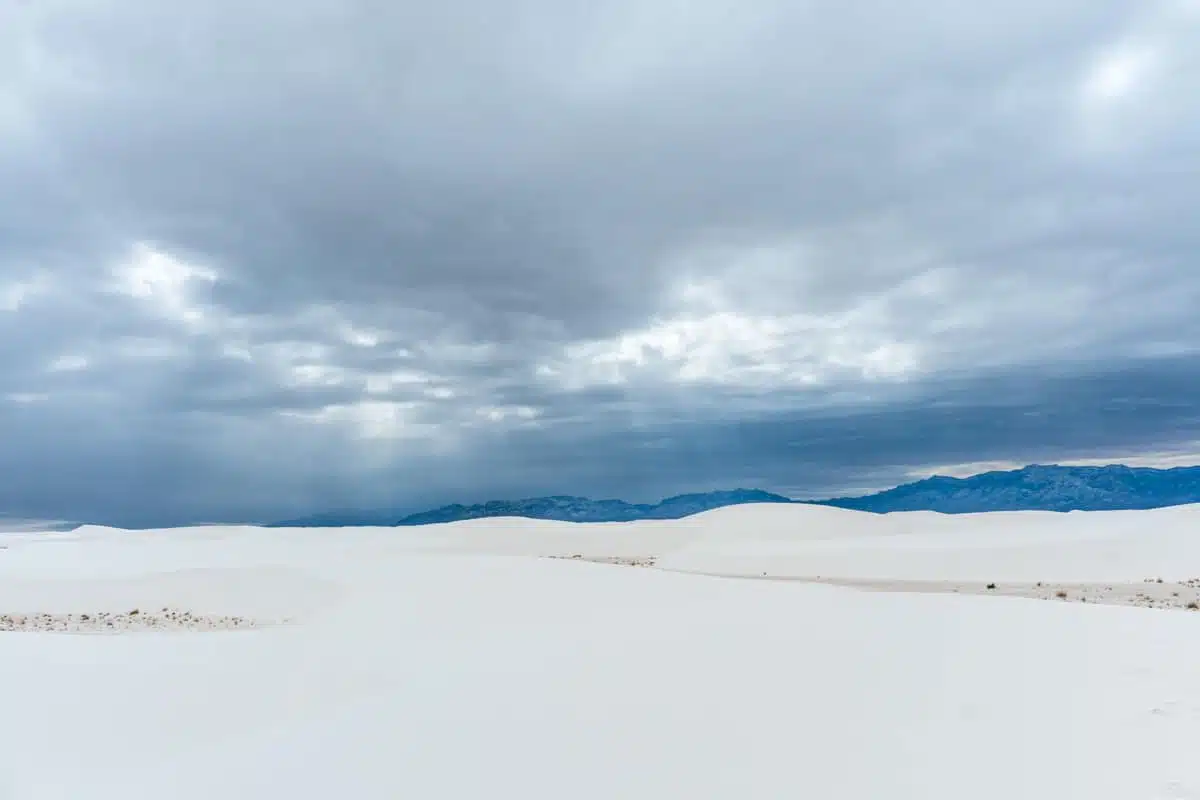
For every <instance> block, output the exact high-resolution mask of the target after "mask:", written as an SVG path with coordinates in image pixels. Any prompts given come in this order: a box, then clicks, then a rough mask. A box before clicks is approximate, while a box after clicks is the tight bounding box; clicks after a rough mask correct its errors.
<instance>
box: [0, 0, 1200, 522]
mask: <svg viewBox="0 0 1200 800" xmlns="http://www.w3.org/2000/svg"><path fill="white" fill-rule="evenodd" d="M1198 27H1200V10H1198V9H1197V8H1196V6H1195V5H1194V3H1191V4H1189V3H1187V2H1182V1H1180V2H1160V3H1146V4H1140V5H1130V4H1128V3H1118V2H1095V0H1090V1H1089V2H1084V0H1060V2H1055V3H1050V4H1047V3H1034V2H1032V1H1030V2H1025V1H1024V0H1021V2H1016V3H1010V4H1008V5H1006V6H1005V7H1004V9H1002V10H1001V9H995V10H992V11H985V10H983V9H979V8H974V7H968V6H964V5H963V4H953V3H948V2H940V1H939V0H922V2H919V3H917V4H916V5H912V4H909V5H906V6H904V7H903V8H900V7H894V4H886V3H882V2H879V3H868V4H866V5H863V4H858V5H856V6H854V7H853V8H852V9H851V8H845V9H842V8H834V7H833V6H825V7H816V6H811V5H804V4H797V3H793V2H783V0H754V2H749V3H747V2H738V3H734V2H732V0H706V1H705V2H702V3H689V4H686V5H683V4H657V5H654V4H651V5H647V4H645V3H637V2H633V1H632V0H612V1H610V2H599V3H596V2H591V3H586V4H585V3H577V2H556V3H550V2H547V0H519V1H518V2H514V3H508V4H501V5H497V4H488V3H483V2H480V0H455V2H450V3H443V4H440V5H438V6H437V7H436V8H433V7H418V6H416V5H413V4H403V3H402V4H396V3H387V4H385V3H367V2H361V3H330V2H324V1H323V0H298V2H294V3H290V4H288V5H287V6H286V7H284V6H281V5H279V4H278V3H267V2H249V3H245V2H243V3H236V4H235V3H229V2H223V1H222V2H212V3H206V4H191V5H179V4H175V5H163V4H151V3H142V2H132V3H131V2H123V3H115V2H89V3H78V2H71V1H70V0H39V2H37V3H10V4H8V5H5V6H3V7H0V76H2V77H3V80H2V81H0V186H3V187H5V191H3V192H2V193H0V365H2V366H3V369H2V370H0V429H2V432H3V433H4V435H5V437H6V442H8V443H9V445H8V446H7V447H6V454H5V456H4V460H5V466H6V467H7V470H6V472H7V473H8V474H10V475H11V478H10V479H9V480H8V481H7V482H6V486H5V488H4V489H3V490H2V491H0V505H3V506H4V507H5V508H6V509H7V510H11V511H12V512H13V513H20V514H25V515H42V516H53V517H62V516H74V517H80V518H88V519H103V520H106V521H115V522H130V523H138V524H141V523H144V522H147V521H174V520H183V519H208V518H213V517H270V516H276V515H278V516H286V515H289V514H291V513H293V512H296V511H303V510H307V509H309V508H314V507H318V506H321V505H325V504H367V503H370V504H375V503H391V504H406V503H411V504H413V505H414V506H420V505H423V504H426V503H429V502H436V501H440V500H441V499H446V498H453V499H464V500H472V499H479V498H481V497H483V496H486V495H487V494H489V493H507V494H524V493H536V492H539V491H542V490H555V491H572V492H579V493H598V492H609V493H623V494H626V495H630V494H631V493H637V494H640V495H642V496H651V495H659V494H662V493H664V492H667V491H673V490H682V489H688V488H697V487H700V486H706V485H714V486H715V485H722V486H727V485H730V484H734V483H740V484H749V483H753V484H756V485H761V486H764V487H765V488H775V489H784V490H787V491H792V492H795V493H797V494H819V493H821V492H824V491H827V490H828V491H833V490H837V489H840V488H843V487H855V486H863V487H866V486H872V485H881V484H884V483H888V482H891V481H893V480H897V479H902V478H903V477H905V476H907V475H908V474H910V473H911V472H914V471H916V472H919V471H920V470H921V469H924V468H928V467H931V466H934V465H946V464H955V463H961V462H982V461H991V460H1012V461H1018V462H1020V461H1032V460H1057V459H1071V458H1085V457H1092V456H1097V457H1103V456H1104V455H1106V454H1108V453H1112V454H1113V455H1114V456H1124V455H1126V454H1129V455H1136V454H1138V453H1146V452H1151V451H1153V452H1165V451H1179V450H1181V449H1186V448H1187V447H1189V446H1190V445H1191V442H1192V441H1193V440H1194V439H1196V438H1200V437H1197V436H1195V433H1194V431H1193V430H1192V427H1193V421H1192V417H1193V416H1194V413H1193V412H1192V411H1191V406H1190V403H1191V402H1192V401H1191V400H1189V399H1188V397H1187V391H1185V390H1182V389H1181V388H1180V387H1181V386H1182V387H1184V388H1185V389H1186V388H1187V381H1188V374H1187V373H1188V368H1189V365H1190V364H1191V363H1192V362H1191V361H1190V360H1189V359H1191V358H1192V357H1193V356H1194V355H1195V354H1196V353H1197V350H1198V349H1200V322H1198V321H1197V317H1196V315H1195V313H1194V309H1195V308H1196V307H1197V304H1198V303H1200V273H1198V272H1197V271H1196V270H1195V269H1193V267H1192V265H1191V264H1190V257H1191V254H1192V253H1194V252H1196V250H1197V246H1198V245H1200V241H1198V238H1200V234H1198V233H1197V231H1196V227H1195V225H1194V224H1192V223H1191V220H1190V216H1189V214H1188V212H1189V210H1190V209H1191V208H1192V207H1194V206H1195V204H1196V201H1197V200H1200V197H1198V196H1197V193H1198V190H1197V188H1196V187H1197V186H1200V183H1198V182H1197V181H1196V180H1194V178H1196V177H1197V176H1196V174H1195V173H1196V169H1197V168H1196V166H1195V163H1196V159H1195V158H1194V156H1193V154H1194V153H1195V150H1196V147H1197V146H1198V145H1200V142H1198V140H1197V138H1196V134H1195V131H1197V130H1200V104H1197V103H1196V101H1195V99H1194V98H1195V97H1197V96H1200V92H1197V88H1200V87H1198V86H1197V85H1196V84H1197V81H1196V78H1195V77H1194V76H1196V75H1197V74H1200V70H1198V69H1197V67H1200V64H1198V63H1197V61H1198V60H1200V55H1198V54H1197V53H1196V50H1195V48H1194V47H1192V46H1190V43H1191V42H1192V41H1194V35H1195V33H1196V32H1197V29H1198ZM1134 387H1136V391H1135V390H1134Z"/></svg>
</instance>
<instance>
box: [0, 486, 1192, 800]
mask: <svg viewBox="0 0 1200 800" xmlns="http://www.w3.org/2000/svg"><path fill="white" fill-rule="evenodd" d="M1198 528H1200V509H1198V508H1196V507H1183V508H1176V509H1166V510H1162V511H1153V512H1136V513H1104V514H1069V515H1060V514H1036V513H1019V514H988V515H972V516H965V517H944V516H939V515H933V514H897V515H888V516H886V517H878V516H872V515H867V514H860V513H857V512H849V511H840V510H837V509H825V508H816V507H803V506H771V505H763V506H744V507H738V508H729V509H721V510H718V511H714V512H710V513H708V514H703V515H699V516H696V517H691V518H688V519H684V520H675V521H665V522H653V523H650V522H643V523H622V524H604V525H572V524H564V523H546V522H540V523H539V522H530V521H528V520H512V519H508V520H477V521H471V522H465V523H456V524H452V525H441V526H430V527H426V528H415V529H412V528H410V529H395V530H391V529H347V530H311V529H310V530H288V529H278V530H264V529H256V528H220V527H208V528H196V529H180V530H171V531H139V532H126V531H117V530H112V529H103V528H82V529H79V530H77V531H73V532H70V533H50V534H37V535H34V534H12V535H8V536H6V537H5V541H4V544H6V545H7V549H4V550H0V614H7V615H33V614H42V613H44V614H51V615H68V616H69V615H76V617H77V615H81V614H88V615H89V616H91V615H96V614H99V613H109V614H116V615H119V614H127V613H128V612H129V611H131V610H132V608H137V609H139V611H140V612H141V611H146V610H151V611H153V610H156V609H157V610H159V611H161V609H163V608H168V609H174V610H176V611H187V612H190V613H192V614H194V615H197V616H201V617H207V618H211V619H215V618H219V617H220V616H221V615H233V616H241V617H244V618H246V619H253V620H258V621H261V622H262V624H261V625H258V626H255V627H252V628H251V629H249V630H222V629H220V626H213V625H210V626H208V627H205V626H202V625H192V626H189V625H176V626H174V627H171V628H170V629H169V630H168V629H149V628H147V626H144V625H143V626H142V627H134V626H130V627H128V628H127V629H123V630H124V632H125V633H127V634H128V635H108V636H70V635H61V633H60V632H52V631H46V630H40V631H39V630H35V628H23V629H22V630H21V631H19V632H5V633H0V710H2V712H3V713H2V714H0V720H2V722H0V798H3V800H32V799H33V798H37V799H38V800H44V799H47V798H62V799H64V800H65V799H66V798H71V799H72V800H76V799H77V798H100V799H101V800H105V799H107V798H114V800H115V799H116V798H120V800H138V799H139V798H162V797H171V798H181V799H184V800H186V799H188V798H210V797H221V798H226V799H232V798H276V797H278V798H286V799H287V800H304V799H305V798H328V797H354V798H395V797H421V798H468V797H484V796H487V797H521V798H559V797H564V796H567V797H572V798H612V797H630V798H668V797H699V798H760V797H762V798H768V797H769V798H775V797H821V798H847V799H850V798H853V799H854V800H874V799H875V798H882V797H888V798H893V797H896V798H920V799H921V800H941V799H942V798H946V799H947V800H948V799H949V798H955V800H957V798H962V797H971V798H983V799H988V798H996V799H997V800H999V799H1000V798H1004V799H1005V800H1014V799H1015V798H1022V799H1023V798H1043V797H1044V798H1055V800H1061V799H1063V798H1081V799H1082V798H1087V800H1097V798H1114V799H1115V798H1121V800H1127V799H1128V798H1176V799H1177V800H1178V799H1181V798H1200V757H1197V750H1196V746H1197V742H1200V681H1198V680H1197V679H1196V667H1195V664H1196V663H1197V661H1198V660H1200V635H1198V634H1200V613H1196V614H1194V613H1185V612H1183V611H1156V610H1147V609H1142V608H1129V607H1113V606H1105V605H1099V604H1095V603H1089V604H1082V603H1062V602H1044V601H1034V600H1029V599H1024V597H1026V596H1029V595H1030V594H1031V593H1032V587H1034V586H1036V584H1037V583H1038V582H1041V583H1042V584H1043V588H1044V587H1045V586H1047V585H1059V584H1067V583H1073V584H1075V585H1076V586H1077V588H1078V589H1079V590H1080V591H1082V590H1083V589H1085V588H1089V589H1091V590H1094V591H1099V588H1098V587H1101V586H1102V585H1108V584H1111V585H1113V586H1114V587H1117V586H1133V585H1138V584H1140V585H1143V586H1147V587H1150V590H1152V591H1156V592H1165V591H1166V589H1165V588H1164V589H1159V588H1157V587H1160V586H1161V587H1170V586H1171V585H1182V582H1183V581H1187V580H1189V579H1191V578H1194V577H1200V535H1198V534H1200V531H1198V530H1197V529H1198ZM539 556H543V557H544V556H560V557H563V558H539ZM571 556H579V557H580V558H578V559H574V558H570V557H571ZM614 558H615V559H618V560H638V561H643V562H644V561H653V562H654V564H655V565H656V568H654V569H637V568H630V567H623V566H613V565H606V564H595V563H586V561H587V559H614ZM581 562H582V563H581ZM688 572H692V573H714V574H719V575H734V576H737V575H741V576H747V577H756V578H759V579H758V580H731V579H729V578H722V577H710V576H708V575H700V574H687V573H688ZM764 572H766V573H768V575H767V577H769V578H772V579H773V580H762V579H761V578H762V577H763V575H762V573H764ZM817 576H821V577H820V580H822V581H833V582H841V583H849V584H855V585H858V586H861V587H863V588H873V589H881V588H882V589H887V588H889V587H895V588H903V589H907V591H899V592H892V591H860V590H858V589H856V588H853V587H847V586H834V585H822V584H819V583H814V582H811V581H813V580H815V579H816V578H817ZM1159 577H1161V578H1163V579H1164V583H1163V584H1157V583H1154V584H1146V583H1145V581H1146V580H1147V579H1148V578H1149V579H1155V578H1159ZM796 579H799V580H796ZM982 581H989V582H996V583H997V589H996V590H984V589H982V587H980V586H978V584H980V583H981V582H982ZM956 587H957V588H960V589H963V590H964V591H960V592H959V593H958V594H955V593H954V589H955V588H956ZM967 589H970V590H971V591H975V590H978V591H980V592H981V593H987V591H992V593H994V594H1010V595H1018V596H1016V597H1011V596H1010V597H1000V596H997V597H980V596H973V595H971V594H969V593H968V592H967V591H965V590H967ZM1114 591H1115V590H1114ZM73 618H75V617H73ZM116 632H117V633H121V632H122V631H121V630H118V631H116Z"/></svg>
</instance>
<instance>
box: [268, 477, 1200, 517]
mask: <svg viewBox="0 0 1200 800" xmlns="http://www.w3.org/2000/svg"><path fill="white" fill-rule="evenodd" d="M797 502H806V503H810V504H814V505H825V506H835V507H838V508H848V509H856V510H859V511H870V512H874V513H877V514H886V513H888V512H892V511H939V512H942V513H945V514H966V513H976V512H982V511H1111V510H1118V509H1146V508H1161V507H1163V506H1174V505H1183V504H1186V503H1200V467H1175V468H1172V469H1154V468H1149V467H1127V466H1124V465H1121V464H1113V465H1110V466H1105V467H1064V466H1056V465H1049V466H1046V465H1040V464H1033V465H1030V466H1027V467H1024V468H1022V469H1017V470H1008V471H995V472H985V473H982V474H979V475H973V476H971V477H969V478H950V477H946V476H943V475H935V476H934V477H932V478H926V479H925V480H920V481H915V482H913V483H906V484H903V485H902V486H897V487H895V488H894V489H888V490H886V491H882V492H876V493H874V494H869V495H864V496H861V497H837V498H831V499H828V500H808V501H796V500H792V499H790V498H788V497H784V496H782V495H778V494H772V493H771V492H765V491H762V490H760V489H734V490H732V491H718V492H705V493H701V494H682V495H677V496H675V497H668V498H667V499H665V500H662V501H661V502H658V503H627V502H625V501H624V500H592V499H589V498H587V497H574V496H570V495H556V496H552V497H533V498H528V499H525V500H513V501H499V500H493V501H491V502H488V503H481V504H478V505H470V506H467V505H460V504H457V503H456V504H454V505H448V506H442V507H441V508H436V509H433V510H432V511H423V512H420V513H418V514H402V513H399V512H395V511H388V510H376V511H336V512H328V513H323V514H316V515H313V516H309V517H304V518H302V519H295V520H288V521H285V522H279V523H276V526H277V527H346V526H355V525H379V526H409V525H428V524H432V523H438V522H456V521H459V520H466V519H479V518H483V517H528V518H532V519H547V520H564V521H569V522H629V521H633V520H639V519H680V518H682V517H687V516H690V515H692V514H698V513H700V512H702V511H709V510H711V509H714V508H721V507H723V506H732V505H740V504H744V503H797Z"/></svg>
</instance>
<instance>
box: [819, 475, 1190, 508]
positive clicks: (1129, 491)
mask: <svg viewBox="0 0 1200 800" xmlns="http://www.w3.org/2000/svg"><path fill="white" fill-rule="evenodd" d="M820 502H821V503H822V504H823V505H830V506H837V507H839V508H850V509H857V510H860V511H872V512H875V513H879V514H885V513H888V512H892V511H940V512H942V513H944V514H965V513H978V512H983V511H1119V510H1132V509H1147V508H1162V507H1165V506H1177V505H1186V504H1188V503H1200V466H1198V467H1173V468H1171V469H1156V468H1153V467H1127V466H1125V465H1123V464H1110V465H1108V466H1104V467H1063V466H1057V465H1042V464H1031V465H1029V466H1027V467H1023V468H1022V469H1016V470H1007V471H999V470H998V471H994V472H984V473H981V474H979V475H972V476H970V477H968V478H949V477H946V476H944V475H935V476H933V477H932V478H926V479H924V480H920V481H915V482H913V483H906V484H904V485H902V486H897V487H895V488H894V489H888V490H886V491H883V492H876V493H875V494H871V495H866V496H864V497H842V498H835V499H832V500H823V501H820Z"/></svg>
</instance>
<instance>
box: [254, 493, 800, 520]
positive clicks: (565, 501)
mask: <svg viewBox="0 0 1200 800" xmlns="http://www.w3.org/2000/svg"><path fill="white" fill-rule="evenodd" d="M791 502H794V501H793V500H792V499H791V498H789V497H784V496H783V495H779V494H772V493H771V492H765V491H762V490H761V489H733V490H726V491H717V492H704V493H699V494H680V495H675V496H674V497H668V498H666V499H665V500H662V501H660V502H658V503H627V502H625V501H624V500H592V499H590V498H587V497H575V496H573V495H554V496H551V497H530V498H526V499H524V500H492V501H490V502H487V503H480V504H478V505H470V506H465V505H461V504H459V503H455V504H453V505H448V506H442V507H441V508H435V509H433V510H431V511H422V512H420V513H417V514H407V515H400V514H397V513H395V512H389V511H348V512H328V513H323V514H315V515H313V516H310V517H304V518H302V519H297V520H289V521H287V522H279V523H276V525H275V527H331V528H332V527H346V526H354V525H380V526H388V527H391V526H410V525H431V524H434V523H439V522H459V521H462V520H466V519H482V518H485V517H528V518H530V519H548V520H560V521H564V522H632V521H634V520H639V519H680V518H682V517H688V516H691V515H692V514H699V513H700V512H702V511H710V510H712V509H714V508H722V507H724V506H732V505H740V504H743V503H791Z"/></svg>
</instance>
